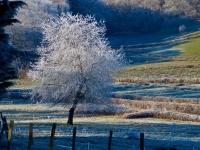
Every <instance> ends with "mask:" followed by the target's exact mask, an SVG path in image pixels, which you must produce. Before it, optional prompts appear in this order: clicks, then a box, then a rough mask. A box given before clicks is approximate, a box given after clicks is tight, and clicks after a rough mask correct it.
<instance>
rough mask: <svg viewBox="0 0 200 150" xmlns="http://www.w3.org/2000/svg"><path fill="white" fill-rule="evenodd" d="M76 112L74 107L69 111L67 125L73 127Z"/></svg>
mask: <svg viewBox="0 0 200 150" xmlns="http://www.w3.org/2000/svg"><path fill="white" fill-rule="evenodd" d="M74 110H75V108H74V107H72V108H70V110H69V116H68V121H67V124H69V125H73V117H74Z"/></svg>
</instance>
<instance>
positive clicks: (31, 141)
mask: <svg viewBox="0 0 200 150" xmlns="http://www.w3.org/2000/svg"><path fill="white" fill-rule="evenodd" d="M13 125H14V121H13V120H11V121H10V127H9V131H8V138H7V147H6V144H4V147H0V148H1V149H2V148H3V149H7V150H10V149H11V148H15V147H13V146H12V142H11V137H12V130H13ZM55 132H56V123H53V124H52V130H51V135H50V144H49V150H53V144H54V136H55ZM76 133H77V128H76V127H74V128H73V133H72V140H71V147H69V149H70V150H75V149H76ZM33 134H34V133H33V123H30V124H29V136H28V146H27V149H28V150H31V147H32V146H34V138H33ZM112 138H113V131H112V130H111V131H110V134H109V137H108V150H111V149H112V147H111V146H112ZM66 147H67V146H66ZM89 147H90V143H88V150H89ZM21 148H23V149H26V148H25V147H21ZM140 150H144V133H140Z"/></svg>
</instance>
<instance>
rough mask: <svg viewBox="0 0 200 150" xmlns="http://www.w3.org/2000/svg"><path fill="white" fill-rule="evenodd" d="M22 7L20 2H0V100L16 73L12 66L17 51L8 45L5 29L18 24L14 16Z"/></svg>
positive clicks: (4, 0)
mask: <svg viewBox="0 0 200 150" xmlns="http://www.w3.org/2000/svg"><path fill="white" fill-rule="evenodd" d="M22 5H25V3H24V2H22V1H11V2H9V1H8V0H3V1H0V98H1V97H2V96H3V93H5V91H6V88H7V87H9V86H10V85H11V83H10V82H8V80H9V79H13V78H16V77H17V71H16V69H15V67H14V66H13V65H12V62H13V60H14V55H15V54H16V53H17V49H16V48H14V47H13V46H12V45H10V44H9V35H8V34H6V33H5V27H6V26H9V25H12V24H13V23H16V22H19V21H18V20H17V19H14V16H15V15H16V14H17V9H18V8H19V7H21V6H22Z"/></svg>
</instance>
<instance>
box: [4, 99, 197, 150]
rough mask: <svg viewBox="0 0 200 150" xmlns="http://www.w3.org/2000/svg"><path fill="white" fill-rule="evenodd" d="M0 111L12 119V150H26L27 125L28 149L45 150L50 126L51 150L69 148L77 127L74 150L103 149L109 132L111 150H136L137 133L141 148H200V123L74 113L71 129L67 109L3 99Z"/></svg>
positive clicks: (8, 118)
mask: <svg viewBox="0 0 200 150" xmlns="http://www.w3.org/2000/svg"><path fill="white" fill-rule="evenodd" d="M0 111H2V112H3V115H5V116H6V117H7V120H8V121H9V120H14V121H15V123H14V130H13V135H12V147H13V149H17V150H22V149H26V148H27V145H28V133H29V131H28V130H29V123H33V143H34V144H33V146H32V149H35V150H38V149H41V150H46V149H48V145H49V142H50V134H51V128H52V123H54V122H55V123H56V124H57V127H56V134H55V141H54V149H55V150H62V149H69V150H70V148H71V142H72V141H71V140H72V129H73V127H77V138H76V148H77V150H79V149H82V150H88V149H89V150H92V149H95V150H103V149H107V144H108V136H109V131H110V130H113V140H112V149H116V150H130V149H133V150H134V149H135V150H136V149H139V134H140V133H142V132H143V133H144V134H145V149H146V150H155V149H159V148H160V149H161V148H164V149H167V148H169V147H173V148H177V149H181V150H190V149H191V150H194V149H195V150H198V149H200V144H199V143H200V140H199V139H200V124H199V123H191V122H181V121H175V120H162V119H155V118H154V119H150V118H146V119H123V118H121V117H119V116H118V115H107V116H105V115H103V116H102V115H95V114H75V117H74V126H69V125H67V124H66V122H67V115H68V108H63V107H62V106H61V105H58V106H55V107H52V108H50V107H49V106H48V105H44V104H37V103H34V104H31V103H29V102H28V101H27V100H23V99H3V100H2V101H1V102H0Z"/></svg>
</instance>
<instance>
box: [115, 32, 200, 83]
mask: <svg viewBox="0 0 200 150" xmlns="http://www.w3.org/2000/svg"><path fill="white" fill-rule="evenodd" d="M194 34H200V32H199V31H197V32H194V33H190V34H189V36H190V35H194ZM173 49H174V50H177V49H179V50H181V53H180V54H179V55H177V56H173V57H170V58H169V59H168V61H166V62H158V63H147V64H142V65H134V66H132V65H131V66H128V67H126V68H125V69H124V70H122V71H121V72H120V73H119V74H118V75H116V78H117V79H120V78H126V79H130V78H151V79H157V78H190V79H192V78H193V79H194V78H195V79H196V78H200V38H196V39H190V40H188V41H184V42H182V43H181V44H178V45H176V46H174V47H172V50H173ZM121 81H123V80H121ZM137 81H139V79H138V80H133V81H131V82H137ZM148 81H149V80H148ZM123 82H126V80H124V81H123Z"/></svg>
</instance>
